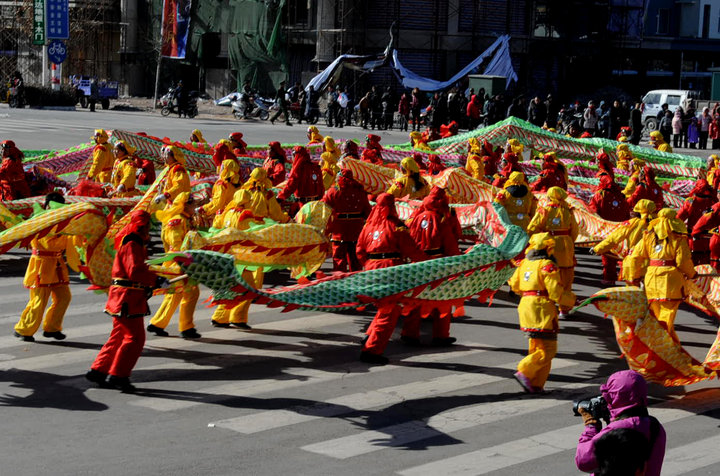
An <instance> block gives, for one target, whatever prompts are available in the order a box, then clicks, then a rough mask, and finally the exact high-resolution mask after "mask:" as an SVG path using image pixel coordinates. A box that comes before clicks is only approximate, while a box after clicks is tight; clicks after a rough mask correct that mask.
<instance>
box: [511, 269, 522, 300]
mask: <svg viewBox="0 0 720 476" xmlns="http://www.w3.org/2000/svg"><path fill="white" fill-rule="evenodd" d="M508 285H509V286H510V289H512V292H514V293H515V294H520V268H519V267H518V268H516V269H515V272H514V273H513V275H512V276H510V280H509V281H508Z"/></svg>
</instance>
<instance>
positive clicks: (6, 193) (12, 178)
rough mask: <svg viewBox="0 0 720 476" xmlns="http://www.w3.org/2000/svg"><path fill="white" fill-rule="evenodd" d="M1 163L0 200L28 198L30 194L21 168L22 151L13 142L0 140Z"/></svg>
mask: <svg viewBox="0 0 720 476" xmlns="http://www.w3.org/2000/svg"><path fill="white" fill-rule="evenodd" d="M0 148H2V165H0V200H5V201H10V200H19V199H21V198H28V197H30V196H31V195H32V192H31V191H30V185H29V184H28V182H27V180H26V178H25V170H24V169H23V165H22V161H23V153H22V151H21V150H20V149H18V148H17V147H15V142H13V141H11V140H5V141H2V142H0Z"/></svg>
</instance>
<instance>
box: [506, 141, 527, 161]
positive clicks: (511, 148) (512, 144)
mask: <svg viewBox="0 0 720 476" xmlns="http://www.w3.org/2000/svg"><path fill="white" fill-rule="evenodd" d="M524 151H525V146H524V145H522V144H521V143H520V141H519V140H517V139H508V140H507V142H506V143H505V152H511V153H513V154H515V155H516V156H517V157H518V160H519V161H521V160H522V155H523V152H524Z"/></svg>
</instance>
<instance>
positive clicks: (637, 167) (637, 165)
mask: <svg viewBox="0 0 720 476" xmlns="http://www.w3.org/2000/svg"><path fill="white" fill-rule="evenodd" d="M631 165H632V173H631V174H630V178H629V179H628V181H627V184H626V185H625V188H624V189H623V194H624V195H625V196H626V197H628V198H630V197H632V194H633V193H635V189H636V188H637V184H638V181H639V179H640V172H642V170H643V169H644V168H645V161H644V160H642V159H639V158H634V159H632V164H631ZM618 168H620V162H619V161H618Z"/></svg>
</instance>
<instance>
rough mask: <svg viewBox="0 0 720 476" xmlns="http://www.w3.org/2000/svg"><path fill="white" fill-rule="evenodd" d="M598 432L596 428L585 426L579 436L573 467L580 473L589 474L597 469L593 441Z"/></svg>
mask: <svg viewBox="0 0 720 476" xmlns="http://www.w3.org/2000/svg"><path fill="white" fill-rule="evenodd" d="M599 432H600V430H599V429H598V427H597V426H595V425H586V426H585V428H584V429H583V432H582V434H581V435H580V439H579V440H578V445H577V449H576V450H575V465H576V466H577V468H578V469H579V470H580V471H584V472H586V473H589V472H592V471H594V470H596V469H597V461H596V460H595V442H594V441H593V439H594V438H595V436H596V435H597V434H598V433H599Z"/></svg>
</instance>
